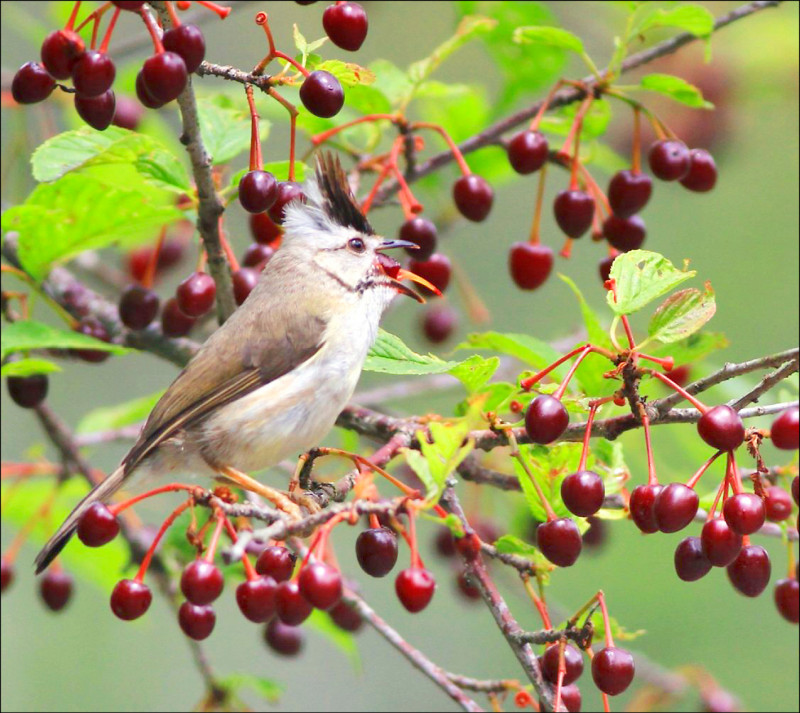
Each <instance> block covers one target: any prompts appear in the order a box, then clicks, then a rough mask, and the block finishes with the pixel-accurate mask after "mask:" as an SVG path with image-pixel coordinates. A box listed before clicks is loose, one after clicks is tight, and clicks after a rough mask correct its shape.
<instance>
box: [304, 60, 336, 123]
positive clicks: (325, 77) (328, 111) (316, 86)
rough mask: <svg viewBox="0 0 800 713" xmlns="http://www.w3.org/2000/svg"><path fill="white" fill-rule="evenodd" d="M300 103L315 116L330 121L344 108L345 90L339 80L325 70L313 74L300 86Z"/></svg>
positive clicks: (318, 70)
mask: <svg viewBox="0 0 800 713" xmlns="http://www.w3.org/2000/svg"><path fill="white" fill-rule="evenodd" d="M300 101H302V102H303V106H304V107H305V108H306V109H308V110H309V111H310V112H311V113H312V114H313V115H314V116H319V117H322V118H323V119H329V118H330V117H332V116H336V115H337V114H338V113H339V112H340V111H341V109H342V107H343V106H344V90H343V89H342V85H341V84H340V82H339V80H338V79H336V77H334V76H333V75H332V74H331V73H330V72H326V71H325V70H324V69H317V70H315V71H314V72H311V74H309V75H308V76H307V77H306V78H305V79H304V80H303V84H302V85H301V86H300Z"/></svg>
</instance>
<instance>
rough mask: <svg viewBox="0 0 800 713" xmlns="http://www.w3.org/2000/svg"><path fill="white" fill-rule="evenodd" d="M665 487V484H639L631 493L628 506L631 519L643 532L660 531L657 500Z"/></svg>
mask: <svg viewBox="0 0 800 713" xmlns="http://www.w3.org/2000/svg"><path fill="white" fill-rule="evenodd" d="M663 489H664V486H663V485H658V484H656V485H637V486H636V487H635V488H634V489H633V492H632V493H631V497H630V502H629V503H628V508H629V509H630V513H631V519H632V520H633V522H634V523H635V524H636V527H638V528H639V529H640V530H641V531H642V532H644V533H647V534H652V533H653V532H658V522H657V521H656V515H655V510H654V506H655V502H656V498H657V497H658V495H659V494H660V493H661V491H662V490H663Z"/></svg>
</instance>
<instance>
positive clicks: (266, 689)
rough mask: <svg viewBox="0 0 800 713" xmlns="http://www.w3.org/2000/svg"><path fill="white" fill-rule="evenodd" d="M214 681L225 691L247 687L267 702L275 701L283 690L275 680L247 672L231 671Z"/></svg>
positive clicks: (236, 690)
mask: <svg viewBox="0 0 800 713" xmlns="http://www.w3.org/2000/svg"><path fill="white" fill-rule="evenodd" d="M216 683H217V685H219V686H220V687H221V688H223V689H225V690H226V691H231V692H234V693H235V692H238V691H239V690H240V689H242V688H249V689H250V690H251V691H254V692H255V693H257V694H258V695H259V696H261V698H263V699H264V700H265V701H267V702H268V703H277V702H278V700H279V699H280V697H281V696H282V695H283V690H284V689H283V686H282V685H281V684H279V683H277V682H276V681H273V680H271V679H269V678H263V677H261V676H253V675H251V674H249V673H232V674H229V675H228V676H223V677H222V678H218V679H217V681H216Z"/></svg>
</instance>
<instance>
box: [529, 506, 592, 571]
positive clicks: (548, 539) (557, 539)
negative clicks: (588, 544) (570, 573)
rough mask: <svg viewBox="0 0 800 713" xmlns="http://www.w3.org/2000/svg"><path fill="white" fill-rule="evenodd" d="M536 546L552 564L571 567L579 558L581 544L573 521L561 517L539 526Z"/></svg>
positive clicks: (578, 532) (579, 535)
mask: <svg viewBox="0 0 800 713" xmlns="http://www.w3.org/2000/svg"><path fill="white" fill-rule="evenodd" d="M536 544H537V545H538V547H539V549H540V550H541V551H542V554H543V555H544V556H545V557H547V559H548V560H550V561H551V562H552V563H553V564H557V565H558V566H559V567H571V566H572V565H573V564H575V562H576V561H577V559H578V557H579V556H580V554H581V547H582V544H583V543H582V540H581V533H580V530H578V526H577V525H576V524H575V523H574V521H573V520H571V519H570V518H568V517H562V518H559V519H558V520H551V521H550V522H543V523H542V524H541V525H539V527H538V528H537V529H536Z"/></svg>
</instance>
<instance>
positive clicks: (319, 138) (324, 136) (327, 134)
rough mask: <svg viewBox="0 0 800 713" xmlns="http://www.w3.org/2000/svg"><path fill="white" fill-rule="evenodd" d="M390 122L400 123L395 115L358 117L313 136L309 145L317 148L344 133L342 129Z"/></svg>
mask: <svg viewBox="0 0 800 713" xmlns="http://www.w3.org/2000/svg"><path fill="white" fill-rule="evenodd" d="M384 120H386V121H391V122H392V123H393V124H399V123H400V117H399V116H398V115H397V114H367V115H366V116H360V117H358V118H357V119H353V120H352V121H347V122H345V123H344V124H341V125H339V126H334V127H333V128H332V129H327V130H326V131H323V132H321V133H319V134H315V135H314V136H312V137H311V143H312V144H313V145H314V146H319V145H320V144H321V143H324V142H325V141H327V140H328V139H329V138H331V136H335V135H336V134H338V133H339V132H340V131H344V129H349V128H350V127H351V126H357V125H358V124H364V123H366V122H370V121H384Z"/></svg>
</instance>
